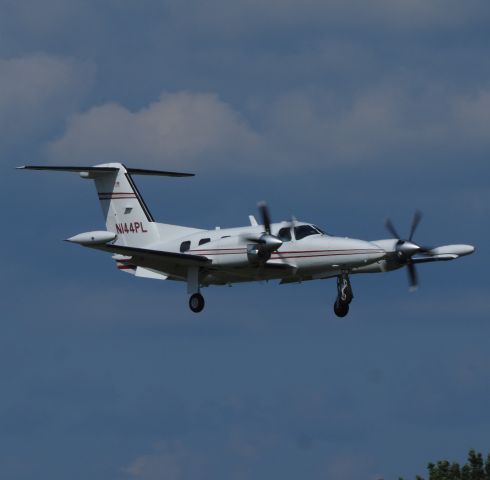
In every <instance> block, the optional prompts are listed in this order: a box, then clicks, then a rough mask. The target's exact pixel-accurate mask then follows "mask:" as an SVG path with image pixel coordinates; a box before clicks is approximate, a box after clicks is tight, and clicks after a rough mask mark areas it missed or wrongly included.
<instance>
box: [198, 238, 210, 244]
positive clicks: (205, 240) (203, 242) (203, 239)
mask: <svg viewBox="0 0 490 480" xmlns="http://www.w3.org/2000/svg"><path fill="white" fill-rule="evenodd" d="M210 241H211V239H210V238H201V240H199V245H204V244H205V243H209V242H210Z"/></svg>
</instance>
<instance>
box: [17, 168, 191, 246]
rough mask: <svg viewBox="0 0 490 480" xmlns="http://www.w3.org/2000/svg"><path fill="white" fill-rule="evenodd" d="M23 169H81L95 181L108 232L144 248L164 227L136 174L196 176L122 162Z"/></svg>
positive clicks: (80, 171) (130, 244)
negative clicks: (158, 224)
mask: <svg viewBox="0 0 490 480" xmlns="http://www.w3.org/2000/svg"><path fill="white" fill-rule="evenodd" d="M19 168H22V169H28V170H51V171H62V172H78V173H79V174H80V176H81V177H82V178H86V179H92V180H94V182H95V187H96V189H97V194H98V196H99V201H100V205H101V207H102V213H103V215H104V218H105V222H106V229H107V231H108V232H111V233H113V234H115V238H117V243H118V244H120V245H126V246H128V247H136V246H138V247H142V246H145V245H150V244H152V243H155V242H157V241H158V240H160V233H159V232H160V230H159V228H158V226H157V224H156V223H155V220H154V219H153V216H152V215H151V213H150V210H149V209H148V207H147V205H146V203H145V201H144V200H143V197H142V196H141V194H140V192H139V191H138V188H137V187H136V184H135V183H134V181H133V178H132V175H159V176H169V177H188V176H193V174H190V173H179V172H167V171H161V170H144V169H138V168H126V167H125V166H124V165H122V164H120V163H105V164H101V165H95V166H92V167H58V166H38V165H26V166H23V167H19Z"/></svg>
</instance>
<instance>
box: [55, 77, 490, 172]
mask: <svg viewBox="0 0 490 480" xmlns="http://www.w3.org/2000/svg"><path fill="white" fill-rule="evenodd" d="M396 83H397V82H395V81H393V82H392V83H390V84H388V85H386V86H376V87H374V88H366V89H365V90H363V91H361V92H359V93H358V94H357V95H356V96H355V97H354V98H352V99H350V100H349V101H346V100H343V101H342V102H341V101H339V100H338V99H337V98H336V97H335V96H334V95H333V94H332V93H330V92H313V93H311V92H310V93H306V92H304V91H300V92H290V93H286V94H283V95H280V96H278V98H277V99H276V100H274V101H272V102H271V103H270V104H268V105H267V104H265V105H258V106H257V105H256V106H255V107H254V109H255V112H254V115H255V116H256V118H260V120H257V121H256V122H255V123H257V124H259V123H260V127H259V125H252V126H251V125H250V124H249V123H247V122H246V121H245V120H244V118H243V116H242V115H241V114H240V113H239V112H237V111H236V110H234V109H233V108H232V107H231V106H230V105H229V104H227V103H225V102H223V101H222V100H221V99H220V98H219V97H218V96H217V95H214V94H203V93H192V92H178V93H163V94H162V95H161V96H160V98H159V99H158V101H156V102H154V103H152V104H150V105H148V106H147V107H145V108H143V109H141V110H138V111H134V112H133V111H130V110H128V109H127V108H125V107H123V106H121V105H119V104H104V105H102V106H98V107H93V108H91V109H90V110H88V111H87V112H84V113H80V114H76V115H74V116H72V117H71V118H70V119H69V121H68V125H67V129H66V132H65V134H64V135H63V136H62V137H61V138H60V139H58V140H56V141H54V142H52V143H51V144H50V145H49V146H48V153H49V156H50V158H51V159H52V160H53V161H55V162H58V163H59V162H66V161H70V162H73V163H78V162H81V163H86V162H90V163H99V162H105V161H122V162H127V163H128V164H131V165H146V166H149V165H153V166H165V167H172V168H174V167H176V168H177V167H178V168H195V167H198V166H199V165H205V167H206V168H216V167H222V166H224V165H227V166H228V167H229V168H231V167H232V168H234V169H239V170H248V171H255V170H257V169H259V168H260V169H261V171H262V172H264V173H267V172H268V173H271V172H273V171H274V169H275V168H277V167H279V166H280V167H281V168H284V169H285V170H289V171H291V172H295V171H298V170H303V169H304V168H305V167H306V168H309V169H317V170H322V169H325V168H331V167H335V166H338V165H346V164H347V165H356V164H360V163H363V164H373V165H383V164H385V165H386V164H395V163H397V162H406V160H407V158H409V159H410V161H411V162H413V163H416V162H417V161H419V160H420V159H422V158H426V157H424V152H426V151H432V152H433V151H437V152H438V153H439V154H438V155H436V156H435V158H439V160H437V161H441V162H444V161H445V159H446V153H447V154H453V153H454V152H455V151H463V150H464V151H467V152H470V153H471V152H480V151H482V150H483V149H485V148H488V146H489V144H490V113H489V111H490V90H481V91H479V92H477V93H473V94H471V95H470V94H463V93H459V92H456V93H454V92H446V91H442V90H441V89H438V88H436V87H432V86H428V87H426V88H425V89H423V90H422V91H421V92H415V93H414V92H413V91H412V90H411V89H410V88H409V87H404V86H403V84H402V82H399V83H400V85H397V84H396ZM441 153H442V155H441ZM435 161H436V160H435Z"/></svg>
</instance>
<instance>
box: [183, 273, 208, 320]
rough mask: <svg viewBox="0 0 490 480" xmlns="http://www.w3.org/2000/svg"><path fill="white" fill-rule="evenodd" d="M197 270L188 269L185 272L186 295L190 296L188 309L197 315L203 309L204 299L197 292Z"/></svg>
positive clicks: (198, 285)
mask: <svg viewBox="0 0 490 480" xmlns="http://www.w3.org/2000/svg"><path fill="white" fill-rule="evenodd" d="M199 287H200V282H199V268H198V267H189V269H188V270H187V293H188V294H189V295H190V298H189V308H190V309H191V310H192V311H193V312H194V313H199V312H201V311H202V309H203V308H204V303H205V302H204V297H203V296H202V295H201V292H200V291H199Z"/></svg>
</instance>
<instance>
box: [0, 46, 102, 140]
mask: <svg viewBox="0 0 490 480" xmlns="http://www.w3.org/2000/svg"><path fill="white" fill-rule="evenodd" d="M94 74H95V70H94V67H93V65H91V64H88V63H82V62H77V61H74V60H71V59H66V58H59V57H55V56H50V55H31V56H25V57H19V58H11V59H0V130H1V132H2V144H3V145H2V148H6V145H9V144H10V145H12V144H14V145H15V144H16V143H18V142H24V143H25V142H26V137H29V136H30V135H36V134H42V133H44V132H46V131H48V130H49V128H51V127H52V125H53V123H54V122H56V121H59V120H60V119H63V118H64V117H65V115H66V114H67V113H68V112H71V111H73V110H74V109H77V108H79V102H80V100H81V98H82V97H83V95H84V94H85V93H86V92H87V91H88V89H89V88H90V87H91V86H92V83H93V79H94ZM28 140H29V139H28Z"/></svg>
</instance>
